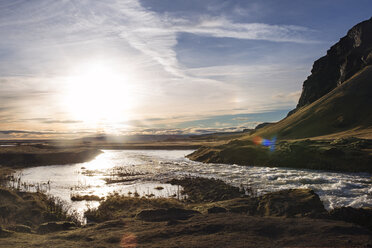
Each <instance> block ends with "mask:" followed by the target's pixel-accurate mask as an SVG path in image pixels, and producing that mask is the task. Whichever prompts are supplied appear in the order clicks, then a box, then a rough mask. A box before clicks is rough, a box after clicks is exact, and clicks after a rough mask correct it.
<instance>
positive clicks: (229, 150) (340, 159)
mask: <svg viewBox="0 0 372 248" xmlns="http://www.w3.org/2000/svg"><path fill="white" fill-rule="evenodd" d="M257 139H261V138H259V137H256V138H255V137H253V138H252V139H245V140H232V141H230V142H228V143H226V144H222V145H215V146H205V147H201V148H199V149H198V150H197V151H195V152H193V153H192V154H190V155H188V156H187V157H188V158H189V159H191V160H195V161H199V162H204V163H227V164H238V165H249V166H268V167H289V168H303V169H314V170H329V171H342V172H368V173H372V166H371V165H372V140H371V139H360V138H353V137H350V138H341V139H340V138H339V139H327V140H319V139H305V140H280V141H271V140H267V144H266V145H265V144H262V140H263V139H261V140H259V142H257Z"/></svg>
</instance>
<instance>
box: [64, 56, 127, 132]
mask: <svg viewBox="0 0 372 248" xmlns="http://www.w3.org/2000/svg"><path fill="white" fill-rule="evenodd" d="M131 81H132V80H131V78H130V75H128V74H126V73H124V72H121V71H119V70H117V69H115V67H113V66H110V64H105V63H97V62H94V63H88V64H84V65H82V66H79V67H76V69H75V72H74V73H73V74H72V75H71V76H69V77H68V80H67V92H66V94H65V101H64V102H65V106H67V108H68V111H69V112H70V113H71V114H72V116H73V118H75V119H77V120H81V121H83V122H85V123H88V124H92V125H97V124H100V123H115V122H120V121H122V122H123V121H125V120H127V119H128V115H129V114H130V110H131V109H132V107H133V104H134V97H133V94H131V88H130V84H131V83H133V82H131Z"/></svg>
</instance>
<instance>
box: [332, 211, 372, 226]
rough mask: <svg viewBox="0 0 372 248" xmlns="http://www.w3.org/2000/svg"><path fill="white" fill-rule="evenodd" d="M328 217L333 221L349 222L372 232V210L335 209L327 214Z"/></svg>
mask: <svg viewBox="0 0 372 248" xmlns="http://www.w3.org/2000/svg"><path fill="white" fill-rule="evenodd" d="M329 216H330V218H331V219H334V220H342V221H346V222H351V223H354V224H358V225H360V226H365V227H367V228H369V229H370V230H372V208H352V207H341V208H335V209H333V210H331V211H330V212H329Z"/></svg>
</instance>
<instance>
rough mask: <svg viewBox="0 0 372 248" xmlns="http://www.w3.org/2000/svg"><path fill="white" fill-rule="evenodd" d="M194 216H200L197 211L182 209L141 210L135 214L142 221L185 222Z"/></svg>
mask: <svg viewBox="0 0 372 248" xmlns="http://www.w3.org/2000/svg"><path fill="white" fill-rule="evenodd" d="M195 214H200V213H199V212H198V211H194V210H187V209H182V208H168V209H151V210H142V211H141V212H140V213H138V214H137V216H136V217H137V218H138V219H140V220H144V221H170V220H187V219H189V218H190V217H192V216H193V215H195Z"/></svg>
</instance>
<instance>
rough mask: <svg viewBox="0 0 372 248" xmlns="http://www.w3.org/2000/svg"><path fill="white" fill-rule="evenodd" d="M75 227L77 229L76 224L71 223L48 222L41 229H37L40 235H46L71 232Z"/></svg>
mask: <svg viewBox="0 0 372 248" xmlns="http://www.w3.org/2000/svg"><path fill="white" fill-rule="evenodd" d="M73 227H76V224H75V223H74V222H70V221H57V222H47V223H43V224H41V225H40V226H39V228H38V229H37V232H38V233H40V234H45V233H51V232H58V231H64V230H69V229H71V228H73Z"/></svg>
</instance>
